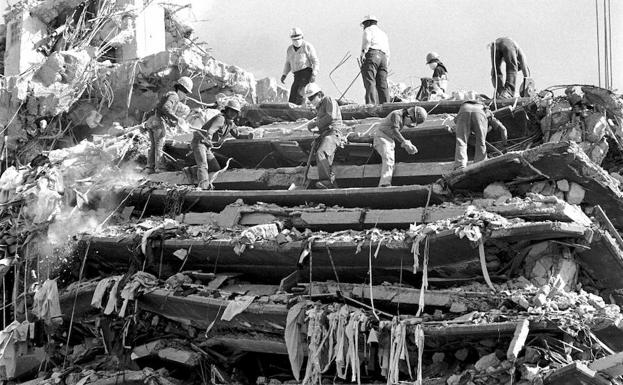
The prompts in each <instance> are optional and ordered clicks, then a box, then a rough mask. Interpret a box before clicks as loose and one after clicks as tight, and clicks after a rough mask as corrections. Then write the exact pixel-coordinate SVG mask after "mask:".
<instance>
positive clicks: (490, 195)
mask: <svg viewBox="0 0 623 385" xmlns="http://www.w3.org/2000/svg"><path fill="white" fill-rule="evenodd" d="M483 196H484V198H485V199H496V200H499V199H500V198H506V199H511V198H512V197H513V195H512V194H511V193H510V191H509V190H508V188H507V187H506V185H505V184H504V183H502V182H494V183H491V184H490V185H488V186H487V187H485V190H484V191H483Z"/></svg>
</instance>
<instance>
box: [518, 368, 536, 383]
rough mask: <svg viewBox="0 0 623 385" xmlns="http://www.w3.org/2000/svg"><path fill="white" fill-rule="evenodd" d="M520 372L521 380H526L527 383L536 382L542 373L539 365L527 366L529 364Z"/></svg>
mask: <svg viewBox="0 0 623 385" xmlns="http://www.w3.org/2000/svg"><path fill="white" fill-rule="evenodd" d="M519 372H520V373H521V378H522V379H524V380H526V381H534V380H536V379H537V378H539V374H540V372H541V368H539V367H538V366H537V365H527V364H524V365H522V366H521V368H520V369H519ZM530 383H532V382H530Z"/></svg>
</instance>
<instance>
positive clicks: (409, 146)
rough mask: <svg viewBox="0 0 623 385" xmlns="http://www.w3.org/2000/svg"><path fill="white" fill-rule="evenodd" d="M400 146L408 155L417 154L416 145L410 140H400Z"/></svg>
mask: <svg viewBox="0 0 623 385" xmlns="http://www.w3.org/2000/svg"><path fill="white" fill-rule="evenodd" d="M400 147H402V148H404V149H405V150H406V151H407V153H408V154H409V155H413V154H417V147H415V146H414V145H413V143H411V141H410V140H405V141H404V142H402V144H401V145H400Z"/></svg>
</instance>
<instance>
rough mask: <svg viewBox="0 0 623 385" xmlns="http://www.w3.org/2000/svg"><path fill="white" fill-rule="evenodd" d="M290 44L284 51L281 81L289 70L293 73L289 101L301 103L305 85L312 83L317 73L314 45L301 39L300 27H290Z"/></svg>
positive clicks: (317, 65) (317, 64)
mask: <svg viewBox="0 0 623 385" xmlns="http://www.w3.org/2000/svg"><path fill="white" fill-rule="evenodd" d="M290 39H292V44H291V45H290V46H289V47H288V49H287V51H286V64H285V65H284V66H283V75H281V83H284V82H285V81H286V77H287V75H288V73H290V71H292V73H293V74H294V81H293V82H292V87H291V88H290V98H289V99H288V101H289V102H290V103H294V104H298V105H301V104H303V101H304V98H303V92H304V90H305V86H307V84H309V83H313V82H314V81H315V80H316V76H317V75H318V69H319V62H318V55H316V50H315V49H314V46H313V45H311V44H309V43H308V42H307V41H305V40H303V31H302V30H301V29H300V28H292V30H291V31H290Z"/></svg>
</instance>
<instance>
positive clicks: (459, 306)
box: [450, 302, 467, 313]
mask: <svg viewBox="0 0 623 385" xmlns="http://www.w3.org/2000/svg"><path fill="white" fill-rule="evenodd" d="M466 311H467V305H465V304H464V303H463V302H453V303H452V305H450V312H452V313H464V312H466Z"/></svg>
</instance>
